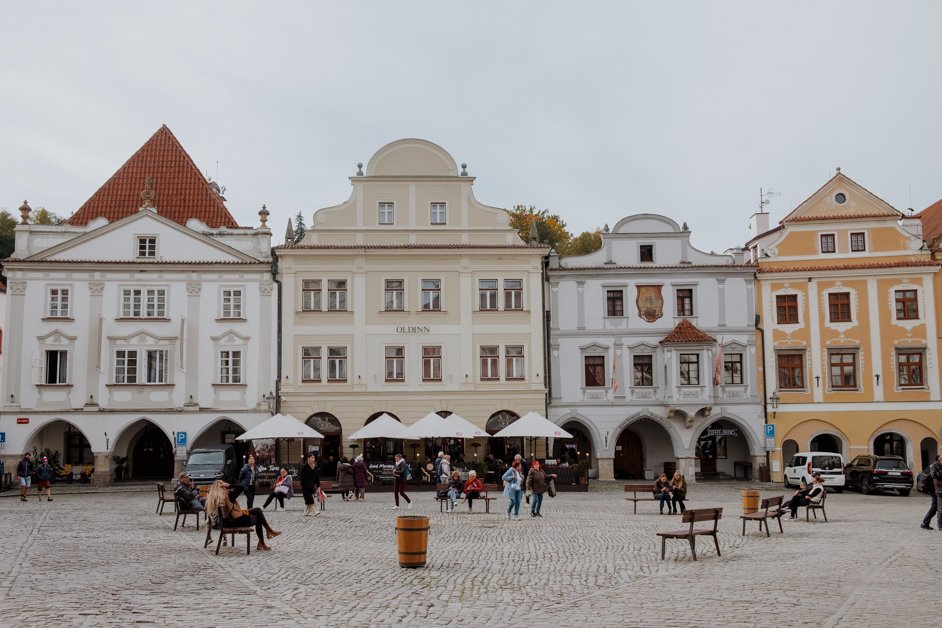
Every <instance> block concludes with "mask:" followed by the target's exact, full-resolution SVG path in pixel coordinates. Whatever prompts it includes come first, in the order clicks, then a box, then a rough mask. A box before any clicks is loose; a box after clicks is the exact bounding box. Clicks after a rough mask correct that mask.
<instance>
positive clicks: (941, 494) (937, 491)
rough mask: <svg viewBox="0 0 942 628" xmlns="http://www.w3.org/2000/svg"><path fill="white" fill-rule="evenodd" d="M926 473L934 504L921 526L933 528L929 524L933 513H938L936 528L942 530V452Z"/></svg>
mask: <svg viewBox="0 0 942 628" xmlns="http://www.w3.org/2000/svg"><path fill="white" fill-rule="evenodd" d="M926 473H927V474H928V477H927V478H926V482H931V484H930V485H929V488H930V491H929V494H930V495H931V496H932V505H931V506H929V512H927V513H926V516H925V517H923V518H922V525H920V526H919V527H920V528H922V529H923V530H932V526H931V525H929V524H930V523H931V522H932V515H936V528H937V529H939V530H942V503H940V502H942V454H939V455H938V456H936V457H935V462H933V463H932V464H930V465H929V468H928V469H927V470H926Z"/></svg>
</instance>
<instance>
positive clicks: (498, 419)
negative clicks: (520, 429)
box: [484, 410, 524, 463]
mask: <svg viewBox="0 0 942 628" xmlns="http://www.w3.org/2000/svg"><path fill="white" fill-rule="evenodd" d="M519 418H520V415H518V414H517V413H516V412H511V411H510V410H501V411H500V412H495V413H494V414H492V415H491V416H490V418H488V419H487V424H486V425H485V426H484V431H485V432H487V433H488V434H490V435H491V436H493V435H494V434H496V433H497V432H499V431H501V430H502V429H504V428H505V427H507V426H508V425H510V424H511V423H513V422H514V421H516V420H517V419H519ZM487 446H488V452H489V453H490V454H491V455H492V456H494V457H495V458H497V459H498V460H503V461H504V462H505V463H509V462H510V461H511V460H513V458H514V456H516V455H517V454H520V455H521V456H522V455H524V451H523V439H522V438H489V439H488V443H487Z"/></svg>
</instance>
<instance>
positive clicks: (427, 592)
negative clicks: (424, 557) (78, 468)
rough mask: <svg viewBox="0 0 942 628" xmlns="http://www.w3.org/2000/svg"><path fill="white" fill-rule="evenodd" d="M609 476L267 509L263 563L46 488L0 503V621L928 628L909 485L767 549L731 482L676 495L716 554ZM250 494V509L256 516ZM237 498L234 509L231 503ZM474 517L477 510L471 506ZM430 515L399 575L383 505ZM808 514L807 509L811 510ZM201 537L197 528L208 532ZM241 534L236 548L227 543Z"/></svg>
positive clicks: (143, 513)
mask: <svg viewBox="0 0 942 628" xmlns="http://www.w3.org/2000/svg"><path fill="white" fill-rule="evenodd" d="M621 488H622V486H621V484H620V483H611V484H607V485H603V484H593V486H592V487H591V491H590V492H589V493H587V494H586V493H561V494H560V495H559V496H558V497H556V498H555V499H549V498H547V499H545V501H544V505H543V514H544V516H543V517H542V518H540V519H534V518H531V517H530V516H529V514H528V511H526V510H525V509H526V505H525V504H524V505H523V506H522V508H521V515H522V516H521V520H520V521H519V522H514V521H508V520H507V519H506V518H505V517H504V516H503V515H502V514H499V513H501V512H502V511H503V509H504V507H505V504H506V502H505V501H504V500H502V499H501V500H498V501H496V502H494V503H493V504H492V506H493V507H492V514H490V515H486V514H484V513H483V512H476V513H475V514H473V515H468V514H467V513H466V512H463V511H462V509H461V507H460V506H459V512H458V513H455V514H449V513H440V512H439V508H438V505H437V504H436V503H435V502H434V499H433V497H432V494H431V493H427V492H426V493H418V492H417V493H414V494H413V499H414V500H415V507H414V508H413V509H412V510H409V511H407V510H404V509H403V510H402V511H394V510H392V509H391V508H390V506H391V502H392V496H391V494H389V493H370V494H368V495H367V501H365V502H363V503H353V502H349V503H348V502H343V501H342V500H341V499H340V498H339V497H331V498H330V499H329V503H328V507H327V510H326V511H325V512H324V513H322V514H321V515H320V516H317V517H302V516H301V512H302V510H303V503H302V501H301V499H300V498H296V499H293V500H290V501H289V502H288V509H287V511H286V512H277V513H276V512H273V510H272V509H270V512H269V514H268V517H269V521H270V522H271V523H272V524H273V525H274V527H275V528H277V529H279V530H282V531H283V532H284V534H283V535H282V536H280V537H278V538H276V539H274V540H273V541H271V542H270V543H271V545H272V546H273V550H272V551H271V552H256V551H255V549H254V546H255V538H254V534H253V539H252V554H251V555H250V556H246V555H245V548H244V540H242V539H241V537H238V538H237V539H236V547H235V548H232V547H225V548H222V550H221V551H220V554H219V556H215V555H214V554H213V550H214V546H213V547H211V548H207V549H203V539H204V532H203V528H202V526H201V530H200V531H199V532H197V531H196V529H195V527H194V526H193V522H192V518H190V519H189V520H188V522H187V526H186V528H185V529H178V530H177V531H174V530H173V522H174V517H173V514H172V508H170V509H168V510H166V511H165V514H164V515H163V516H158V515H156V514H154V508H155V507H156V491H152V492H119V491H117V490H116V491H109V492H100V493H83V494H58V495H56V496H55V500H54V501H53V502H46V501H43V502H39V501H37V499H36V496H35V493H31V494H30V497H31V499H30V501H29V502H28V503H23V502H20V501H19V500H18V499H17V498H16V497H15V496H10V495H11V494H10V493H7V494H6V497H4V498H2V499H0V525H2V528H3V530H4V531H5V534H4V539H5V543H4V551H3V552H2V554H0V570H2V573H3V577H2V588H0V624H2V625H23V624H27V623H29V624H33V623H38V622H45V623H50V624H52V625H81V626H100V625H129V624H145V625H146V624H156V625H188V626H217V625H223V624H228V625H240V624H241V623H244V625H259V624H262V625H265V624H268V625H276V626H285V625H299V624H304V625H329V626H346V625H371V626H373V625H375V626H385V625H396V624H406V623H407V624H410V625H413V626H438V625H488V624H491V625H496V624H501V625H509V624H522V623H525V624H527V625H535V626H549V625H552V626H576V625H588V626H665V625H666V626H752V625H765V626H776V625H787V624H794V623H802V624H805V625H815V626H855V627H860V626H876V625H881V624H893V625H906V624H908V625H929V624H932V623H936V621H937V610H938V609H936V608H934V607H933V604H931V603H930V602H928V601H927V600H928V599H929V598H927V594H926V592H927V591H928V590H930V588H932V587H934V586H935V583H936V581H937V575H936V574H935V573H934V571H935V565H936V564H938V563H939V561H940V560H942V533H940V532H938V531H933V532H928V531H925V530H921V529H919V522H920V519H921V517H922V516H923V514H924V513H925V511H926V509H927V508H928V505H929V499H928V498H927V497H926V496H925V495H922V494H919V493H915V492H914V493H913V494H912V495H911V496H909V497H897V496H895V495H872V496H864V495H860V494H856V493H847V492H845V493H843V494H832V495H830V496H829V498H828V500H827V511H828V518H829V520H830V521H829V522H828V523H825V522H824V521H823V520H822V519H819V520H818V521H814V520H812V521H811V522H808V523H806V522H805V521H804V516H803V509H802V510H801V511H800V512H801V517H800V518H799V519H798V520H788V519H787V517H786V519H785V520H784V522H783V523H784V526H785V533H784V534H779V533H778V528H777V526H775V525H774V524H773V532H772V536H771V538H766V536H765V533H761V534H760V533H759V532H758V528H757V526H756V524H755V523H752V524H751V525H750V526H748V527H747V532H746V535H745V536H742V535H741V522H740V520H739V517H738V515H739V514H740V512H741V507H740V489H741V488H758V489H760V491H761V493H762V495H763V496H771V495H778V494H788V495H790V493H791V491H790V490H789V491H784V490H783V489H782V488H781V487H778V486H773V485H759V484H748V485H746V484H743V483H716V484H697V485H694V486H691V491H690V498H691V501H690V502H689V504H688V506H689V507H691V508H697V507H704V506H722V507H724V508H725V511H724V516H725V518H724V519H723V520H722V521H721V522H720V523H721V525H720V529H721V534H720V545H721V548H722V552H723V555H722V556H721V557H718V556H716V553H715V550H714V548H713V546H712V542H711V541H710V539H709V538H706V539H699V540H698V543H697V549H698V556H699V558H700V560H698V561H697V562H694V561H693V560H691V558H690V552H689V547H688V545H687V543H686V542H685V541H671V542H669V543H668V546H667V559H666V560H664V561H661V560H660V559H659V557H660V540H659V539H658V538H657V537H656V536H655V533H656V532H657V531H663V530H670V529H674V528H677V527H680V526H679V517H678V516H668V515H664V516H660V515H658V514H657V505H656V504H655V503H654V502H642V503H639V505H638V514H637V515H633V514H632V512H631V510H632V509H631V503H630V502H626V501H625V500H624V499H623V493H622V491H621ZM263 501H264V496H261V497H260V498H259V499H257V500H256V505H261V503H262V502H263ZM243 505H244V500H243ZM482 510H483V508H482ZM400 513H401V514H406V513H408V514H426V515H428V516H429V517H430V527H431V531H430V537H429V551H428V565H427V567H426V568H424V569H416V570H409V569H401V568H400V567H399V566H398V559H397V548H396V538H395V532H394V524H395V517H396V515H397V514H400ZM819 514H820V513H819ZM214 536H215V535H214ZM240 541H241V543H240Z"/></svg>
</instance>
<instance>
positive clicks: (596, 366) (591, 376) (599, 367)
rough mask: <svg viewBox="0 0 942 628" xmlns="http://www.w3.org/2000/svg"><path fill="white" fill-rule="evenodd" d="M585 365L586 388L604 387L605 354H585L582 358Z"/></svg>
mask: <svg viewBox="0 0 942 628" xmlns="http://www.w3.org/2000/svg"><path fill="white" fill-rule="evenodd" d="M582 363H583V365H584V367H585V369H584V370H585V387H586V388H604V387H605V356H604V355H587V356H585V357H584V358H582Z"/></svg>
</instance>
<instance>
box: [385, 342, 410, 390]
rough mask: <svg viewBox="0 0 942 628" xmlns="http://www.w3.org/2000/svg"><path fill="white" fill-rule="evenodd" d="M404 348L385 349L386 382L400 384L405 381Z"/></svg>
mask: <svg viewBox="0 0 942 628" xmlns="http://www.w3.org/2000/svg"><path fill="white" fill-rule="evenodd" d="M405 369H406V348H405V347H386V381H387V382H402V381H405V379H406V370H405Z"/></svg>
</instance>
